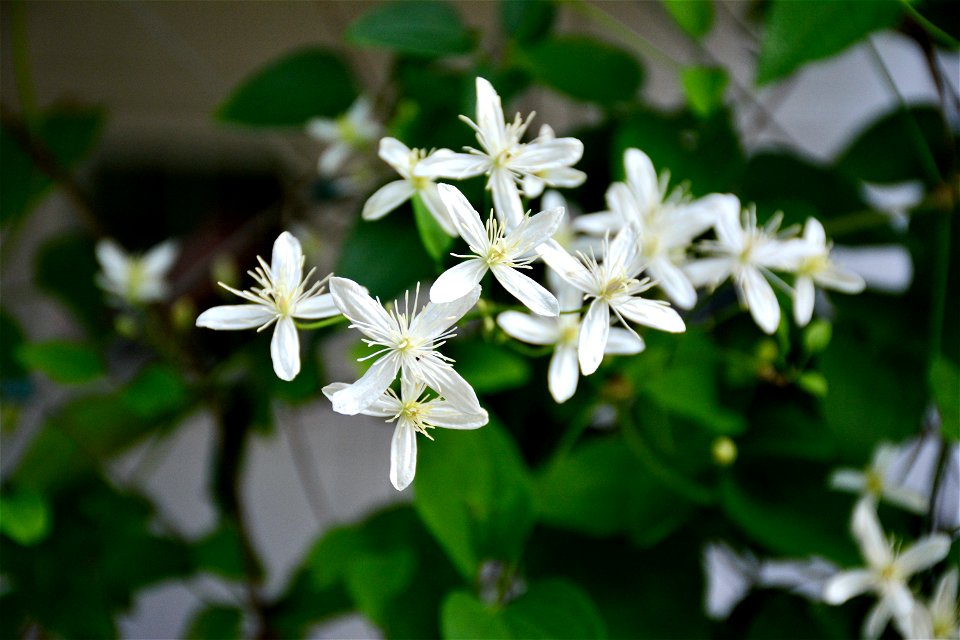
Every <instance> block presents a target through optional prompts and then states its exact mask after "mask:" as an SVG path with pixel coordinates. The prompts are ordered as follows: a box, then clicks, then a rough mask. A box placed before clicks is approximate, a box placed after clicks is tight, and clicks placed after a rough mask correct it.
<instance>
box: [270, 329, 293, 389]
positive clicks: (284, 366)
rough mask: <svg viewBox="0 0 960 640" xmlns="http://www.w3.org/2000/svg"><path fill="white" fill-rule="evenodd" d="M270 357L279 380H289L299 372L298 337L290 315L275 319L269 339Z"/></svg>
mask: <svg viewBox="0 0 960 640" xmlns="http://www.w3.org/2000/svg"><path fill="white" fill-rule="evenodd" d="M270 357H271V358H272V359H273V371H274V373H276V374H277V377H278V378H280V379H281V380H286V381H287V382H289V381H290V380H293V379H294V378H296V377H297V374H298V373H300V338H299V336H297V327H296V325H294V324H293V318H291V317H290V316H284V317H282V318H280V319H279V320H277V326H275V327H274V329H273V339H272V340H271V341H270Z"/></svg>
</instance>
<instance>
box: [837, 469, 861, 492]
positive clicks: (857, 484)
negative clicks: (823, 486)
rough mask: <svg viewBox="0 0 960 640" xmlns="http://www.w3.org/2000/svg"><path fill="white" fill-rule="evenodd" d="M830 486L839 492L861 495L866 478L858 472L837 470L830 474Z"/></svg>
mask: <svg viewBox="0 0 960 640" xmlns="http://www.w3.org/2000/svg"><path fill="white" fill-rule="evenodd" d="M830 486H831V487H832V488H834V489H840V490H841V491H850V492H853V493H861V492H863V491H864V490H865V489H866V486H867V478H866V476H864V475H863V473H862V472H860V471H855V470H853V469H838V470H837V471H834V472H833V473H832V474H830Z"/></svg>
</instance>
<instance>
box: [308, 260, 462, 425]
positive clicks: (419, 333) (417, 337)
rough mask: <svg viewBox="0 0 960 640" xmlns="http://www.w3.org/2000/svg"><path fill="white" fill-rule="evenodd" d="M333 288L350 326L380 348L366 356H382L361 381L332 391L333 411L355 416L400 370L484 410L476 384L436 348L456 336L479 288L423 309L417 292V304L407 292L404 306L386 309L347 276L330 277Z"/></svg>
mask: <svg viewBox="0 0 960 640" xmlns="http://www.w3.org/2000/svg"><path fill="white" fill-rule="evenodd" d="M330 293H331V295H332V296H333V300H334V303H335V304H336V306H337V308H338V309H340V311H341V312H342V313H343V315H345V316H346V317H347V318H348V319H349V320H350V322H351V323H352V324H351V325H350V327H351V328H354V329H358V330H359V331H360V332H361V333H363V334H364V335H365V336H367V338H366V339H365V340H364V342H366V343H367V344H368V345H370V346H372V347H374V346H375V347H380V349H379V350H378V351H376V352H375V353H373V354H371V355H369V356H367V358H374V357H377V356H379V357H378V358H377V360H376V362H374V363H373V364H372V365H371V366H370V368H369V369H367V372H366V373H364V374H363V375H362V376H361V377H360V379H359V380H357V381H356V382H354V383H353V384H351V385H349V386H347V387H344V388H337V389H335V390H333V391H332V392H331V393H329V394H328V396H329V398H330V401H331V402H332V403H333V410H334V411H336V412H337V413H342V414H345V415H351V416H352V415H356V414H358V413H360V412H361V411H363V410H364V409H366V408H367V407H369V406H370V405H371V404H373V402H374V401H376V400H377V398H379V397H380V395H381V394H382V393H383V392H384V391H385V390H386V389H387V387H389V386H390V385H391V384H392V383H393V381H394V380H395V379H396V377H397V372H398V371H400V370H401V369H402V370H403V375H404V376H405V377H406V378H408V379H409V380H417V381H422V382H425V383H426V384H428V385H429V386H430V388H432V389H435V390H436V391H437V392H438V393H440V394H441V395H442V396H443V397H444V398H446V399H447V400H450V401H454V402H456V403H458V405H459V406H464V407H470V408H471V410H473V411H479V410H480V402H479V400H477V394H476V392H474V390H473V387H471V386H470V383H468V382H467V381H466V380H464V379H463V378H462V377H461V376H460V374H458V373H457V372H456V371H454V370H453V366H452V364H451V363H452V360H450V358H448V357H446V356H444V355H442V354H440V353H438V352H437V349H438V348H440V347H441V346H442V345H443V344H444V342H445V341H446V340H447V339H448V338H450V337H452V336H453V335H455V331H456V327H455V325H456V323H457V321H458V320H460V318H462V317H463V315H464V314H465V313H466V312H467V311H469V310H470V309H471V308H473V306H474V305H475V304H476V303H477V300H478V299H479V298H480V287H474V288H473V289H472V290H470V291H469V292H468V293H467V295H465V296H463V297H462V298H459V299H457V300H454V301H452V302H448V303H445V304H435V303H432V302H430V303H427V304H426V305H425V306H424V307H423V309H421V310H420V311H419V312H417V311H416V307H417V302H418V300H417V297H416V296H415V297H414V300H413V309H411V308H410V304H409V302H410V299H409V294H408V295H407V297H405V302H404V309H403V311H400V310H399V309H398V308H397V307H398V306H399V305H394V308H392V309H391V310H390V311H387V310H386V309H384V308H383V305H382V304H380V301H379V300H375V299H373V298H371V297H370V294H369V293H367V290H366V289H364V288H363V287H361V286H360V285H359V284H357V283H356V282H354V281H353V280H348V279H347V278H331V279H330ZM326 389H327V388H325V392H326Z"/></svg>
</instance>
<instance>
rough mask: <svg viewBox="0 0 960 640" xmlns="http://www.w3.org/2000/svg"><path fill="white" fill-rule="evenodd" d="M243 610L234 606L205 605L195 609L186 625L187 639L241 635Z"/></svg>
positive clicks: (205, 639)
mask: <svg viewBox="0 0 960 640" xmlns="http://www.w3.org/2000/svg"><path fill="white" fill-rule="evenodd" d="M242 631H243V611H241V610H240V609H237V608H236V607H223V606H216V605H211V606H206V607H204V608H203V609H200V610H199V611H197V613H196V614H195V615H194V616H193V619H192V620H191V621H190V624H189V626H188V627H187V633H186V634H185V637H186V638H187V639H188V640H207V639H209V638H220V639H222V640H227V639H228V638H242V637H243V633H242Z"/></svg>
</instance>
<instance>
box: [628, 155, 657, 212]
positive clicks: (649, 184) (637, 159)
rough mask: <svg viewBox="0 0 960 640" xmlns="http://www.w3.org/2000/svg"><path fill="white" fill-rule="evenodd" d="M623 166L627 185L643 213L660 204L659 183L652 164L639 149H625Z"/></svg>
mask: <svg viewBox="0 0 960 640" xmlns="http://www.w3.org/2000/svg"><path fill="white" fill-rule="evenodd" d="M623 165H624V169H625V171H626V174H627V184H629V185H630V188H631V189H632V190H633V192H634V195H635V196H636V198H637V204H639V205H640V211H642V212H645V211H648V210H649V209H652V208H653V207H655V206H658V205H659V204H660V183H659V180H658V179H657V172H656V170H655V169H654V168H653V162H651V161H650V157H649V156H647V154H645V153H644V152H643V151H640V149H627V150H626V152H625V153H624V154H623Z"/></svg>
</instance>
